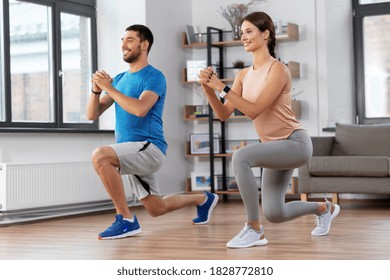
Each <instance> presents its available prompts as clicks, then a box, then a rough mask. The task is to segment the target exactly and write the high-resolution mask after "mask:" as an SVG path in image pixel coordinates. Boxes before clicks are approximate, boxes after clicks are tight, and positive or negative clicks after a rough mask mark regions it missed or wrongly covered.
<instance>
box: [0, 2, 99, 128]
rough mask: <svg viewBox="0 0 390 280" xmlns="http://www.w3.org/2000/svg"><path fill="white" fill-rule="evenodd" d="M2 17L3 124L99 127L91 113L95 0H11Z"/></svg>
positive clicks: (0, 113)
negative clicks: (90, 118)
mask: <svg viewBox="0 0 390 280" xmlns="http://www.w3.org/2000/svg"><path fill="white" fill-rule="evenodd" d="M75 2H77V3H75ZM78 3H81V4H78ZM1 20H2V23H4V24H2V25H1V26H2V28H1V29H2V30H0V35H1V34H3V36H1V37H0V39H1V41H2V44H1V45H4V46H5V47H4V49H1V53H0V57H1V58H3V57H4V58H5V59H4V60H3V59H1V61H5V63H3V65H1V66H0V74H2V73H3V72H4V73H5V74H6V73H8V74H6V75H1V81H0V85H2V87H1V89H2V90H1V92H0V128H1V127H3V128H4V127H6V128H28V129H31V128H39V129H42V128H44V129H46V128H47V129H64V128H66V129H69V128H73V129H83V130H85V129H97V128H98V124H97V122H91V121H88V120H87V119H86V104H87V101H88V96H89V91H90V85H91V82H90V79H91V75H92V71H93V69H96V65H97V58H96V50H95V49H93V48H92V46H96V18H95V0H84V1H66V0H41V1H38V0H8V1H5V3H4V9H3V13H2V14H1ZM6 34H9V35H6ZM3 43H4V44H3Z"/></svg>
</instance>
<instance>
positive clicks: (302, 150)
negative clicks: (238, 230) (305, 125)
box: [232, 130, 318, 223]
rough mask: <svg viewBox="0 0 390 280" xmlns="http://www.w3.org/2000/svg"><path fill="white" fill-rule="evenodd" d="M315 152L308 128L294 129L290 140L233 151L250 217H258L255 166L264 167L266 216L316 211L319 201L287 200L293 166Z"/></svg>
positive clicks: (280, 217)
mask: <svg viewBox="0 0 390 280" xmlns="http://www.w3.org/2000/svg"><path fill="white" fill-rule="evenodd" d="M312 152H313V146H312V143H311V139H310V136H309V134H308V133H307V132H306V131H305V130H296V131H294V132H293V133H292V134H291V135H290V136H289V137H288V139H287V140H279V141H270V142H265V143H258V144H254V145H249V146H246V147H243V148H240V149H238V150H237V151H235V152H234V154H233V159H232V165H233V170H234V175H235V177H236V180H237V184H238V188H239V190H240V194H241V197H242V200H243V202H244V206H245V210H246V215H247V219H248V220H249V221H250V220H258V219H259V199H258V197H259V195H258V185H257V183H256V180H255V177H254V175H253V172H252V169H251V168H252V167H262V168H263V174H262V178H261V179H262V183H261V204H262V207H263V213H264V215H265V217H266V218H267V220H269V221H270V222H273V223H281V222H285V221H289V220H292V219H295V218H297V217H300V216H303V215H307V214H315V213H316V210H317V208H318V204H317V203H316V202H303V201H292V202H288V203H286V202H285V193H286V191H287V187H288V185H289V183H290V181H291V177H292V174H293V171H294V169H295V168H297V167H299V166H302V165H303V164H305V163H306V162H307V161H308V160H309V159H310V158H311V155H312Z"/></svg>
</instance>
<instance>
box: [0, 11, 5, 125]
mask: <svg viewBox="0 0 390 280" xmlns="http://www.w3.org/2000/svg"><path fill="white" fill-rule="evenodd" d="M3 19H4V17H3V5H0V122H1V121H4V120H5V103H4V102H5V100H4V63H3V62H4V58H3V56H4V49H3V46H4V37H3V29H4V27H3Z"/></svg>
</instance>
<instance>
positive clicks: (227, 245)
mask: <svg viewBox="0 0 390 280" xmlns="http://www.w3.org/2000/svg"><path fill="white" fill-rule="evenodd" d="M267 244H268V240H267V238H263V239H260V240H257V241H255V242H252V243H248V244H245V245H232V244H229V243H228V244H226V247H228V248H232V249H239V248H249V247H255V246H265V245H267Z"/></svg>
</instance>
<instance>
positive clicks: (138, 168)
mask: <svg viewBox="0 0 390 280" xmlns="http://www.w3.org/2000/svg"><path fill="white" fill-rule="evenodd" d="M110 147H111V148H112V149H113V150H114V151H115V153H116V155H117V156H118V159H119V164H120V168H119V172H120V174H121V175H128V176H129V181H130V185H131V187H132V189H133V192H134V194H135V195H136V196H137V197H138V199H139V200H141V199H143V198H144V197H146V196H148V195H150V194H152V195H160V189H159V186H158V183H157V179H156V175H155V173H156V172H157V171H158V170H159V169H160V168H161V166H162V164H163V161H164V159H165V155H164V154H163V153H162V152H161V150H160V149H159V148H157V147H156V146H155V145H154V144H152V143H150V142H148V141H142V142H125V143H119V144H112V145H110Z"/></svg>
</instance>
